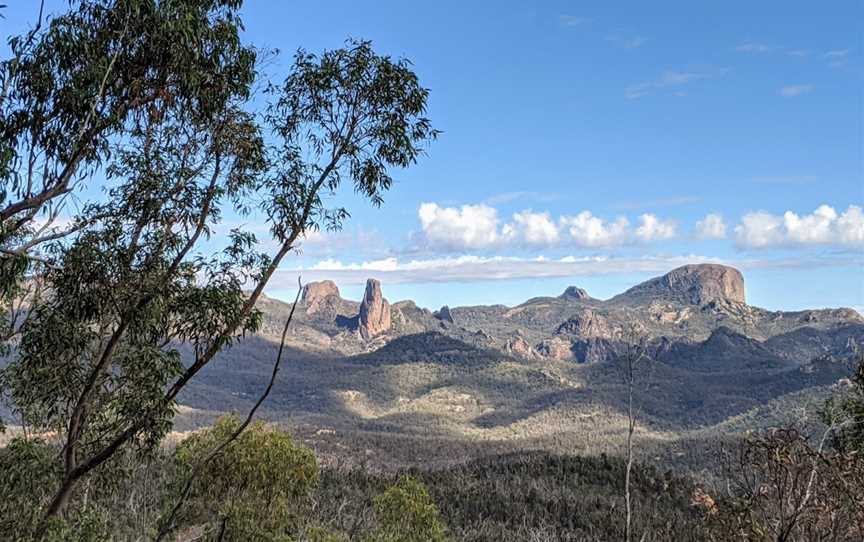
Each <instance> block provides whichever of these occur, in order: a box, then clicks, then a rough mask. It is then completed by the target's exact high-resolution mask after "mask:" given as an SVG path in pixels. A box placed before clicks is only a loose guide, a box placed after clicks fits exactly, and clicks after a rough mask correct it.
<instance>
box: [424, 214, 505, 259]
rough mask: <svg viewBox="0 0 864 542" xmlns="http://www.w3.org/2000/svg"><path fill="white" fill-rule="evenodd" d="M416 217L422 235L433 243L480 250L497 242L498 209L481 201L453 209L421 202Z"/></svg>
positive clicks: (448, 246)
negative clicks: (478, 203) (477, 203)
mask: <svg viewBox="0 0 864 542" xmlns="http://www.w3.org/2000/svg"><path fill="white" fill-rule="evenodd" d="M418 216H419V218H420V226H421V228H422V229H423V234H424V236H425V238H426V240H427V241H428V242H429V243H430V244H432V245H436V246H442V247H445V248H453V249H480V248H487V247H490V246H493V245H495V244H496V243H497V242H498V241H499V234H498V211H496V210H495V209H494V208H492V207H489V206H486V205H483V204H480V205H463V206H462V207H460V208H455V207H440V206H438V204H436V203H423V204H421V205H420V209H419V211H418Z"/></svg>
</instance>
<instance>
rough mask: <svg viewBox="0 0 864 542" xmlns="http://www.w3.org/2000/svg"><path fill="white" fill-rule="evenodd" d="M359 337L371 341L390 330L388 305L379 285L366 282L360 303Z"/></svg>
mask: <svg viewBox="0 0 864 542" xmlns="http://www.w3.org/2000/svg"><path fill="white" fill-rule="evenodd" d="M359 327H360V335H361V336H362V337H363V338H364V339H371V338H372V337H375V336H377V335H380V334H382V333H384V332H386V331H388V330H389V329H390V304H389V303H388V302H387V300H386V299H384V296H383V294H382V293H381V283H380V282H379V281H377V280H375V279H369V280H367V281H366V292H365V294H364V295H363V301H362V302H361V303H360V326H359Z"/></svg>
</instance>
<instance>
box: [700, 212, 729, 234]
mask: <svg viewBox="0 0 864 542" xmlns="http://www.w3.org/2000/svg"><path fill="white" fill-rule="evenodd" d="M696 237H698V238H699V239H725V238H726V223H725V222H724V221H723V215H720V214H718V213H709V214H707V215H705V218H703V219H702V220H699V221H697V222H696Z"/></svg>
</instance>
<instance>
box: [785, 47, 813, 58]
mask: <svg viewBox="0 0 864 542" xmlns="http://www.w3.org/2000/svg"><path fill="white" fill-rule="evenodd" d="M786 54H787V55H789V56H797V57H798V58H804V57H806V56H810V51H808V50H806V49H795V50H792V51H787V52H786Z"/></svg>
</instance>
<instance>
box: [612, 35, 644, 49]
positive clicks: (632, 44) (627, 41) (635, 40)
mask: <svg viewBox="0 0 864 542" xmlns="http://www.w3.org/2000/svg"><path fill="white" fill-rule="evenodd" d="M606 41H608V42H609V43H611V44H613V45H615V46H616V47H621V48H623V49H638V48H639V47H642V46H643V45H645V44H646V43H648V41H649V39H648V38H646V37H643V36H631V37H628V36H622V35H620V34H611V35H609V36H606Z"/></svg>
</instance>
